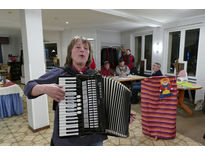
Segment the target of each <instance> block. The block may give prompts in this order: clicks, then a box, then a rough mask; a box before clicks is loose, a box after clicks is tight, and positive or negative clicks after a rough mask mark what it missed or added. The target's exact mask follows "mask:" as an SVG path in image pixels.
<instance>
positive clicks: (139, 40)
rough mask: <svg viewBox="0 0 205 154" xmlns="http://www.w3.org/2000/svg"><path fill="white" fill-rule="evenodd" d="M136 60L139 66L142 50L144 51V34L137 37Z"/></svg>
mask: <svg viewBox="0 0 205 154" xmlns="http://www.w3.org/2000/svg"><path fill="white" fill-rule="evenodd" d="M135 51H136V52H135V62H136V63H137V65H136V66H139V64H140V61H141V51H142V36H138V37H135Z"/></svg>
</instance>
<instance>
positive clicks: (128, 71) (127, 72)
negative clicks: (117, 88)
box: [126, 66, 130, 75]
mask: <svg viewBox="0 0 205 154" xmlns="http://www.w3.org/2000/svg"><path fill="white" fill-rule="evenodd" d="M126 67H127V71H126V74H127V75H129V74H130V69H129V67H128V66H126Z"/></svg>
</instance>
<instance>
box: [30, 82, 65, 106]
mask: <svg viewBox="0 0 205 154" xmlns="http://www.w3.org/2000/svg"><path fill="white" fill-rule="evenodd" d="M61 88H62V87H61V86H59V85H57V84H38V85H36V86H34V87H33V88H32V90H31V95H32V96H39V95H43V94H47V95H48V96H50V97H51V98H52V99H54V100H55V101H57V102H59V101H61V100H63V99H64V97H65V92H64V91H63V90H62V89H61Z"/></svg>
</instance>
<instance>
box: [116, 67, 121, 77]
mask: <svg viewBox="0 0 205 154" xmlns="http://www.w3.org/2000/svg"><path fill="white" fill-rule="evenodd" d="M116 74H117V75H120V74H121V72H120V69H119V67H118V66H117V67H116Z"/></svg>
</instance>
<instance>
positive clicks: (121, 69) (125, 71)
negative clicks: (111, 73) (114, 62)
mask: <svg viewBox="0 0 205 154" xmlns="http://www.w3.org/2000/svg"><path fill="white" fill-rule="evenodd" d="M129 74H130V69H129V67H128V66H127V65H125V62H124V60H123V58H120V60H119V65H118V66H117V67H116V75H117V76H127V75H129Z"/></svg>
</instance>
